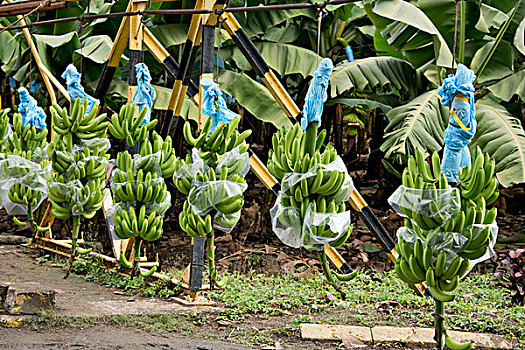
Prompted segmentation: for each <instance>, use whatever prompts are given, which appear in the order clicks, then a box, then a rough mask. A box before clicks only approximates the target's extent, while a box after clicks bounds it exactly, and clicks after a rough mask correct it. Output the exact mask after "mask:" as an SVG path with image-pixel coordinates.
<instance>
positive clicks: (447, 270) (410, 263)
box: [395, 231, 490, 302]
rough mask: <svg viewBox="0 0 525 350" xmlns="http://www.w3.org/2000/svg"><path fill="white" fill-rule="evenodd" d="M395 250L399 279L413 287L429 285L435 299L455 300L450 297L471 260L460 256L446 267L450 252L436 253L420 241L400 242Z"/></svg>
mask: <svg viewBox="0 0 525 350" xmlns="http://www.w3.org/2000/svg"><path fill="white" fill-rule="evenodd" d="M489 233H490V231H489ZM396 250H397V252H398V253H399V257H398V259H397V260H396V264H395V271H396V273H397V275H398V276H399V278H401V279H402V280H403V281H405V282H406V283H408V284H411V285H414V284H417V283H421V282H426V283H427V285H428V287H429V289H430V291H431V292H432V295H433V296H434V297H435V298H436V299H438V300H439V301H442V302H449V301H452V300H453V299H454V295H453V294H450V293H451V292H453V291H454V290H455V289H456V288H457V287H458V285H459V280H460V279H461V278H463V277H464V276H465V274H466V273H467V272H468V271H469V268H470V260H469V259H467V258H464V257H462V256H461V254H459V255H458V256H456V257H455V258H454V259H453V260H452V262H450V264H449V265H448V267H446V262H447V252H445V251H442V252H438V251H435V250H434V249H433V248H432V247H430V246H429V245H426V246H425V245H424V243H423V241H421V240H419V239H418V240H416V241H415V243H408V242H406V241H404V240H403V239H402V238H400V239H399V240H398V242H397V244H396Z"/></svg>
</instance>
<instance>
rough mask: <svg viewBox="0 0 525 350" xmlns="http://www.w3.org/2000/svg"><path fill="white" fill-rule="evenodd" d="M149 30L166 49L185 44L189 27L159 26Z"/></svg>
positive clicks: (175, 25) (178, 24)
mask: <svg viewBox="0 0 525 350" xmlns="http://www.w3.org/2000/svg"><path fill="white" fill-rule="evenodd" d="M149 29H150V31H151V33H152V34H153V35H154V36H155V37H156V38H157V39H158V40H159V41H160V43H161V44H162V45H163V46H164V47H166V48H167V47H170V46H174V45H180V44H183V43H184V42H185V41H186V36H187V35H188V25H187V24H183V23H170V24H159V25H155V26H152V27H151V28H149Z"/></svg>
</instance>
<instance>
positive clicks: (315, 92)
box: [301, 58, 334, 130]
mask: <svg viewBox="0 0 525 350" xmlns="http://www.w3.org/2000/svg"><path fill="white" fill-rule="evenodd" d="M333 68H334V65H333V63H332V60H331V59H329V58H323V60H322V61H321V62H319V66H318V67H317V68H316V69H314V78H313V79H312V82H311V83H310V87H309V88H308V92H307V93H306V97H305V100H304V107H303V117H302V118H301V128H302V129H303V130H306V127H307V126H308V124H310V123H312V122H317V123H318V124H317V126H318V127H319V126H321V116H322V115H323V106H324V102H325V101H326V98H327V97H328V95H327V93H326V90H327V89H328V79H329V78H330V75H331V74H332V69H333Z"/></svg>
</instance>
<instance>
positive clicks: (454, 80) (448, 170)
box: [438, 64, 477, 182]
mask: <svg viewBox="0 0 525 350" xmlns="http://www.w3.org/2000/svg"><path fill="white" fill-rule="evenodd" d="M475 80H476V76H475V75H474V72H473V71H471V70H470V69H468V68H467V67H465V66H464V65H462V64H459V65H458V68H457V70H456V74H455V75H449V76H448V78H445V80H444V82H443V85H442V86H441V87H440V88H439V89H438V93H439V94H440V95H441V96H442V98H441V104H442V105H443V106H445V107H451V106H452V108H451V109H450V115H449V123H448V127H447V129H446V130H445V134H444V135H445V150H444V153H443V161H442V162H441V172H442V173H443V174H445V176H446V178H447V180H448V181H449V182H458V181H459V169H460V167H461V168H464V167H466V166H468V164H469V162H470V156H469V151H468V144H469V143H470V141H472V138H473V137H474V135H475V134H476V126H477V122H476V108H475V106H474V102H475V101H474V90H475V89H474V85H473V83H474V81H475Z"/></svg>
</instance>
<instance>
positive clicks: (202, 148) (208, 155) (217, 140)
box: [183, 118, 252, 174]
mask: <svg viewBox="0 0 525 350" xmlns="http://www.w3.org/2000/svg"><path fill="white" fill-rule="evenodd" d="M211 123H212V118H208V119H206V122H205V123H204V125H203V127H202V130H201V133H200V135H199V137H197V138H194V137H193V136H192V134H191V125H190V122H188V121H187V122H186V123H185V124H184V129H183V132H184V138H185V139H186V141H188V143H189V144H190V145H191V146H193V147H195V148H197V149H198V150H199V157H200V158H202V159H203V160H204V162H205V163H206V164H207V165H208V166H209V167H215V166H216V165H217V164H218V163H219V161H220V160H221V156H222V155H224V154H225V153H226V152H230V151H231V150H233V149H234V148H236V147H239V154H243V153H245V152H246V151H248V148H249V145H248V144H247V143H246V139H247V138H248V137H249V136H250V135H251V134H252V131H251V130H246V131H244V132H243V133H242V134H239V133H238V131H237V125H238V124H239V118H235V119H233V120H232V121H231V123H230V124H220V125H219V126H218V127H217V129H215V131H214V132H212V133H209V131H210V127H211ZM230 173H231V174H233V173H234V171H233V170H231V169H230Z"/></svg>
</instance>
